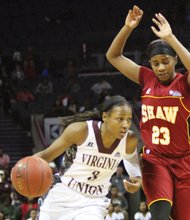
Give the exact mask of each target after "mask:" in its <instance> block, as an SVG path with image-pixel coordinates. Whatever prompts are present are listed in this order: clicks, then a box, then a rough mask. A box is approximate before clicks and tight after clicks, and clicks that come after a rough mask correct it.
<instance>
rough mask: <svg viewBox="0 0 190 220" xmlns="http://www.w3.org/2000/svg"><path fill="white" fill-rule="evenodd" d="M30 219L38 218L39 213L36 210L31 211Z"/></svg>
mask: <svg viewBox="0 0 190 220" xmlns="http://www.w3.org/2000/svg"><path fill="white" fill-rule="evenodd" d="M30 217H31V218H32V219H36V217H37V211H36V210H31V212H30Z"/></svg>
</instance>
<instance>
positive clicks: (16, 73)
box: [11, 63, 25, 80]
mask: <svg viewBox="0 0 190 220" xmlns="http://www.w3.org/2000/svg"><path fill="white" fill-rule="evenodd" d="M11 78H12V79H13V80H23V79H24V78H25V73H24V71H23V70H22V68H21V65H20V64H18V63H17V64H16V65H15V69H14V70H13V71H12V73H11Z"/></svg>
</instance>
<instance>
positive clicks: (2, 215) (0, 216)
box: [0, 211, 5, 220]
mask: <svg viewBox="0 0 190 220" xmlns="http://www.w3.org/2000/svg"><path fill="white" fill-rule="evenodd" d="M4 217H5V215H4V214H3V213H2V212H1V211H0V220H4V219H5V218H4Z"/></svg>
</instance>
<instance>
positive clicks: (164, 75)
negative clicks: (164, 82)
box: [158, 73, 168, 79]
mask: <svg viewBox="0 0 190 220" xmlns="http://www.w3.org/2000/svg"><path fill="white" fill-rule="evenodd" d="M158 77H159V79H165V78H167V77H168V73H158Z"/></svg>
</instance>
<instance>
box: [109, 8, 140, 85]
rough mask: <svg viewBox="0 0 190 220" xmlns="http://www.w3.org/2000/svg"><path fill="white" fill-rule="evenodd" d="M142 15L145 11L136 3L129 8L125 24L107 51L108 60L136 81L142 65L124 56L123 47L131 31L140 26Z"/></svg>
mask: <svg viewBox="0 0 190 220" xmlns="http://www.w3.org/2000/svg"><path fill="white" fill-rule="evenodd" d="M142 16H143V11H142V10H141V9H140V8H139V7H138V6H136V5H135V6H134V7H133V9H132V10H129V12H128V14H127V17H126V20H125V25H124V26H123V27H122V29H121V30H120V32H119V33H118V34H117V36H116V37H115V39H114V40H113V42H112V44H111V46H110V47H109V49H108V51H107V53H106V57H107V59H108V61H109V62H110V63H111V64H112V65H113V66H114V67H115V68H116V69H118V70H119V71H120V72H121V73H123V74H124V75H125V76H126V77H128V78H130V79H131V80H133V81H135V82H136V83H138V81H139V69H140V66H139V65H137V64H136V63H135V62H133V61H132V60H130V59H128V58H127V57H124V56H123V49H124V46H125V43H126V41H127V39H128V38H129V36H130V34H131V32H132V31H133V30H134V29H135V28H136V27H137V26H138V24H139V22H140V20H141V19H142Z"/></svg>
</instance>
